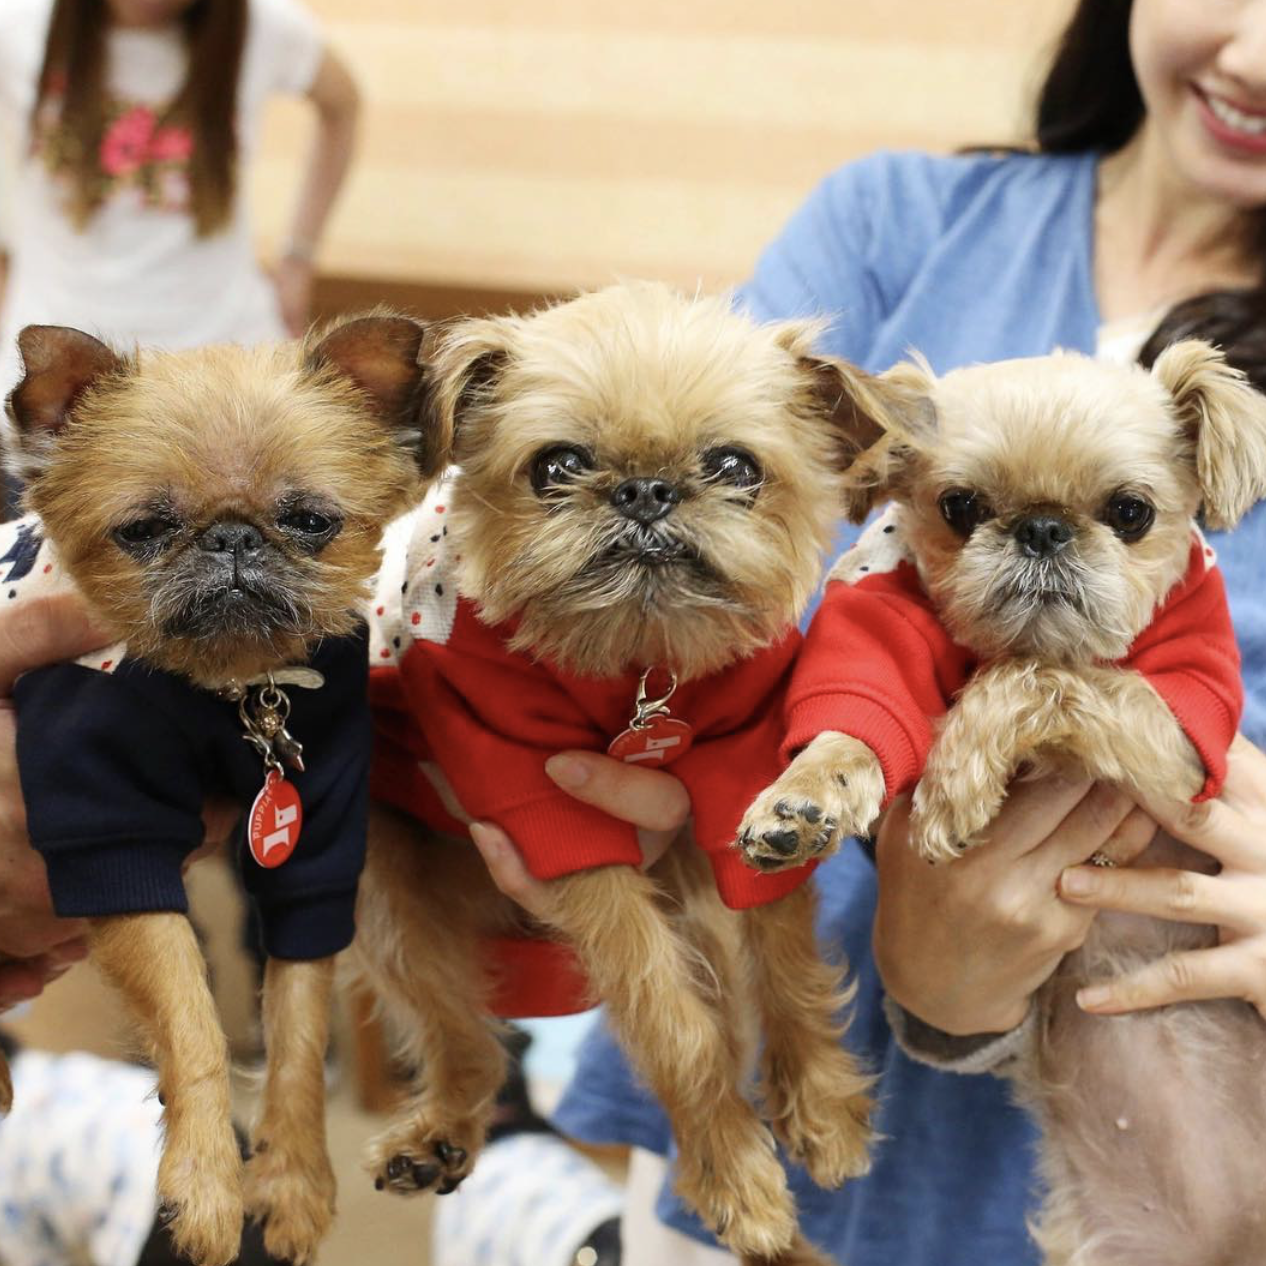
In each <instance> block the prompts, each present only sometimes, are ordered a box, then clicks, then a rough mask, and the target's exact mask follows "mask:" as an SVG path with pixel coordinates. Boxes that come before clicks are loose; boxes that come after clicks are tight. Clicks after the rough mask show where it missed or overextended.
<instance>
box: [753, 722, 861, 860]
mask: <svg viewBox="0 0 1266 1266" xmlns="http://www.w3.org/2000/svg"><path fill="white" fill-rule="evenodd" d="M883 801H884V772H883V769H882V767H881V766H880V764H879V758H878V757H877V756H876V755H875V753H874V752H872V751H871V750H870V748H869V747H867V746H866V744H865V743H863V742H861V741H860V740H858V739H855V738H852V737H850V736H849V735H847V734H837V733H835V732H834V731H826V732H825V733H822V734H819V735H818V736H817V738H815V739H814V740H813V741H812V742H811V743H810V744H808V746H807V747H805V749H804V750H803V751H802V752H800V753H799V754H798V755H797V756H796V758H795V760H793V761H792V762H791V764H790V765H788V766H787V768H786V769H785V770H784V771H783V773H782V775H781V776H780V777H779V778H778V780H777V782H775V783H774V784H773V785H772V786H770V787H767V788H766V789H765V790H764V791H762V792H761V794H760V795H759V796H758V797H757V798H756V800H755V801H754V802H753V803H752V806H751V807H750V808H749V809H748V811H747V812H746V814H744V815H743V821H742V822H741V823H740V824H739V835H738V847H739V850H740V851H741V852H742V854H743V860H744V861H745V862H747V864H748V865H749V866H752V867H754V868H755V869H756V870H762V871H767V872H768V871H776V870H785V869H786V868H787V867H788V866H801V865H803V864H804V863H805V862H807V861H811V860H812V859H813V858H815V857H827V856H829V855H830V854H831V853H834V852H835V851H836V850H837V849H838V848H839V846H840V841H841V840H842V839H847V838H848V837H849V836H851V835H865V834H866V833H867V832H868V831H869V830H870V826H871V823H872V822H874V820H875V819H876V818H877V817H878V816H879V809H880V806H881V805H882V804H883Z"/></svg>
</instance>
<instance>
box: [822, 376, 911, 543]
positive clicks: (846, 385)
mask: <svg viewBox="0 0 1266 1266" xmlns="http://www.w3.org/2000/svg"><path fill="white" fill-rule="evenodd" d="M801 365H802V367H803V368H804V369H805V370H806V371H807V372H808V373H809V374H810V375H811V376H812V378H813V381H814V386H815V391H816V393H817V397H818V400H819V402H820V407H821V408H822V409H823V412H824V413H825V415H826V416H827V417H828V418H829V420H830V423H831V426H832V428H833V430H834V431H835V433H836V436H837V437H838V442H839V451H840V458H841V469H842V470H843V471H844V472H845V509H846V511H847V514H848V517H849V518H850V519H851V520H852V521H853V522H854V523H861V522H862V521H863V520H864V519H865V518H866V517H867V516H868V515H869V514H870V512H871V510H873V509H874V507H875V506H876V505H877V504H879V503H880V502H881V501H884V500H886V499H887V498H888V497H890V496H891V495H892V494H893V492H894V491H895V490H896V488H897V486H898V483H899V479H900V474H901V471H902V470H903V469H904V467H905V465H906V463H907V461H908V460H909V459H910V457H911V456H912V455H913V451H914V449H915V448H916V447H917V446H918V443H919V439H920V437H921V436H922V435H924V434H926V433H927V432H929V431H931V430H932V429H933V428H934V427H935V425H936V410H935V408H934V406H933V404H932V399H931V385H932V384H931V379H930V377H929V376H928V375H927V374H926V373H925V372H924V371H923V369H921V368H919V367H917V366H915V365H898V366H896V367H895V368H894V369H890V370H888V371H887V372H886V373H883V374H880V375H878V376H876V375H874V374H868V373H866V372H865V371H864V370H861V369H858V368H857V367H856V366H855V365H850V364H849V363H848V362H847V361H843V360H835V359H832V358H828V357H803V358H802V359H801Z"/></svg>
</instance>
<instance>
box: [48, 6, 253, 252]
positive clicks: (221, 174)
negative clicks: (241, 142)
mask: <svg viewBox="0 0 1266 1266" xmlns="http://www.w3.org/2000/svg"><path fill="white" fill-rule="evenodd" d="M178 20H179V22H180V25H181V27H182V28H183V31H184V36H185V44H186V47H187V49H188V57H189V70H188V73H187V75H186V77H185V82H184V85H183V87H182V88H181V90H180V92H179V93H178V94H177V96H176V99H175V101H174V102H172V103H171V106H170V109H169V110H168V111H167V112H166V114H165V115H164V118H163V122H178V123H181V124H183V125H184V126H185V127H187V128H188V129H189V132H190V133H191V135H192V138H193V149H192V153H191V154H190V157H189V184H190V204H191V208H192V214H193V218H194V222H195V224H196V226H197V231H198V234H199V236H203V237H205V236H206V235H208V234H210V233H214V232H215V231H216V230H217V229H220V228H222V227H223V226H224V225H225V224H226V223H227V221H228V219H229V217H230V214H231V212H232V206H233V196H234V192H235V190H236V183H237V135H236V129H235V115H236V108H237V81H238V73H239V70H240V68H241V63H242V49H243V46H244V45H245V42H246V20H247V0H194V3H193V4H192V5H190V7H189V8H188V9H187V10H185V12H184V13H182V14H181V15H180V17H179V19H178ZM109 25H110V18H109V14H108V13H107V11H106V0H56V3H55V5H54V7H53V16H52V21H51V23H50V25H49V28H48V42H47V44H46V45H45V48H44V65H43V67H42V69H41V70H40V79H39V90H38V92H37V94H36V104H35V109H34V112H33V114H32V128H33V129H34V128H37V127H38V119H39V117H40V111H41V107H42V106H43V105H44V104H45V103H46V102H48V101H49V100H50V98H54V97H57V96H59V95H60V96H61V103H60V115H59V118H58V122H57V132H58V134H59V137H60V138H61V140H62V144H61V145H60V146H59V149H58V154H57V159H56V162H57V166H58V168H59V169H60V170H62V171H63V172H65V174H67V175H68V176H69V177H70V187H71V208H70V210H71V215H72V218H73V219H74V221H75V223H76V224H77V225H78V226H79V227H80V228H83V227H84V226H85V225H86V224H87V223H88V221H89V220H90V219H91V218H92V215H93V213H94V212H95V211H96V210H97V208H98V207H99V206H100V205H101V203H102V202H103V201H104V198H105V189H104V185H103V182H102V180H101V174H100V165H99V164H100V158H99V155H100V151H101V143H102V140H103V139H104V136H105V130H106V123H107V120H106V111H105V102H106V92H105V88H106V64H105V63H106V33H107V30H108V28H109Z"/></svg>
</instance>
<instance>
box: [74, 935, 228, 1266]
mask: <svg viewBox="0 0 1266 1266" xmlns="http://www.w3.org/2000/svg"><path fill="white" fill-rule="evenodd" d="M89 942H90V946H91V954H92V959H93V962H95V963H96V964H97V966H98V967H99V968H100V969H101V971H102V972H103V973H104V974H105V976H106V978H107V979H109V980H110V981H111V982H112V983H113V984H114V985H115V986H116V987H117V988H118V989H119V991H120V992H121V993H122V994H123V997H124V998H125V999H126V1001H127V1004H128V1006H129V1007H130V1009H131V1011H132V1014H133V1016H134V1017H135V1018H136V1019H137V1020H138V1021H139V1023H140V1026H141V1030H142V1033H143V1035H144V1038H145V1041H146V1043H147V1045H148V1046H149V1049H150V1053H151V1055H152V1058H153V1060H154V1064H155V1066H156V1067H157V1069H158V1085H159V1095H160V1098H161V1100H162V1102H163V1104H164V1108H165V1111H164V1121H165V1124H166V1140H165V1142H164V1145H163V1155H162V1160H161V1161H160V1162H159V1167H158V1194H159V1199H160V1202H161V1205H162V1208H163V1211H164V1212H163V1216H164V1217H166V1218H168V1220H169V1231H170V1233H171V1237H172V1242H173V1244H174V1245H175V1248H176V1251H177V1252H178V1253H179V1254H180V1255H181V1256H182V1257H187V1258H188V1259H189V1260H190V1261H191V1262H193V1263H195V1266H227V1264H228V1263H229V1262H231V1261H234V1260H236V1258H237V1255H238V1248H239V1245H240V1243H241V1238H242V1215H243V1211H242V1159H241V1155H240V1154H239V1152H238V1146H237V1139H236V1138H235V1137H234V1135H233V1121H232V1113H231V1108H230V1104H229V1062H228V1045H227V1043H226V1042H225V1039H224V1032H223V1030H222V1029H221V1027H220V1020H219V1016H218V1015H217V1014H216V1009H215V1002H214V1000H213V999H212V997H211V990H210V988H209V987H208V985H207V969H206V963H205V961H204V959H203V957H202V951H201V950H200V949H199V947H198V942H197V939H196V938H195V936H194V933H193V928H192V927H191V926H190V923H189V920H188V919H186V918H185V917H184V915H181V914H174V913H159V914H124V915H114V916H111V917H109V918H100V919H92V920H91V921H90V922H89Z"/></svg>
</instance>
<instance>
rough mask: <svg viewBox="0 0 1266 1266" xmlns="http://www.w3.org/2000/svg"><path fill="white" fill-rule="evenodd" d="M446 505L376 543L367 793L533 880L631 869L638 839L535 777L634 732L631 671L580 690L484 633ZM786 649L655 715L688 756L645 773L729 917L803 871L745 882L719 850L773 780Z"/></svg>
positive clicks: (442, 498) (796, 640)
mask: <svg viewBox="0 0 1266 1266" xmlns="http://www.w3.org/2000/svg"><path fill="white" fill-rule="evenodd" d="M452 497H453V490H452V488H451V487H448V488H441V489H440V490H438V491H437V492H435V493H433V494H432V495H431V496H430V497H429V498H428V499H427V502H426V504H425V505H424V506H423V507H422V508H421V509H420V510H419V511H418V512H417V514H416V516H414V519H413V521H412V522H411V523H410V525H409V527H408V529H407V530H406V529H404V528H403V527H402V526H398V527H397V528H396V530H395V535H394V537H393V538H389V541H388V562H387V565H386V566H385V567H384V571H383V575H382V580H381V583H380V585H379V595H378V598H377V601H376V603H375V607H374V611H375V619H374V621H373V628H372V639H371V648H370V660H371V664H373V665H374V672H373V674H372V677H373V681H372V684H371V689H372V691H373V694H374V700H375V710H376V713H377V715H378V718H379V720H378V730H379V736H378V737H379V744H378V768H377V771H376V774H375V782H374V788H375V794H377V795H380V796H381V797H382V798H383V799H386V800H388V801H390V802H391V803H394V804H396V805H397V807H399V808H402V809H404V810H405V811H406V812H409V813H411V814H412V815H413V816H415V817H418V818H420V819H421V820H423V821H426V822H427V823H428V824H430V825H432V826H433V827H435V828H437V829H441V830H448V831H455V832H458V833H460V832H461V831H462V830H463V827H462V821H463V820H466V821H468V820H469V819H471V818H483V819H486V820H491V821H496V822H498V823H499V824H500V825H502V826H503V827H504V828H505V829H506V830H507V831H508V832H509V833H510V835H511V836H512V838H514V840H515V841H516V843H517V844H518V845H519V847H520V849H521V850H522V852H523V855H524V858H525V860H526V862H527V865H528V867H529V869H531V871H532V873H533V874H534V875H535V876H536V877H537V878H539V879H552V878H556V877H558V876H560V875H566V874H571V873H574V872H576V871H580V870H585V869H590V868H592V867H595V866H602V865H610V864H627V865H634V866H636V865H638V864H639V863H640V860H641V850H640V848H639V845H638V842H637V834H636V831H635V829H634V828H633V827H631V826H629V825H627V824H625V823H621V822H617V821H616V820H615V819H613V818H611V817H609V816H608V815H606V814H604V813H601V812H599V811H597V810H595V809H592V808H590V807H588V806H585V805H583V804H581V803H579V802H578V801H576V800H574V799H572V798H571V797H569V796H567V795H565V794H564V793H563V792H561V791H560V790H559V789H558V788H557V787H556V786H555V785H554V784H553V783H552V782H551V781H550V780H549V779H548V777H547V776H546V774H545V772H544V762H545V760H546V759H547V758H548V757H549V756H550V755H552V754H553V753H555V752H558V751H562V750H565V749H588V750H594V751H606V750H607V748H608V745H609V744H610V743H611V741H612V740H613V739H615V738H617V736H619V735H620V734H622V733H623V732H625V731H626V730H628V729H629V728H630V726H631V723H632V722H633V720H634V718H635V715H636V711H637V707H636V704H637V697H638V688H639V684H640V682H641V677H642V674H641V672H639V671H637V670H633V671H630V672H624V673H620V674H616V675H612V676H609V677H583V676H579V675H575V674H571V673H567V672H564V671H562V670H561V669H559V668H558V667H556V666H555V665H553V664H551V663H550V662H548V661H547V660H544V659H541V660H537V659H534V658H533V657H532V656H531V655H529V654H528V653H525V652H521V651H516V650H512V649H510V648H509V646H508V642H509V640H510V637H511V636H512V633H513V630H514V624H513V622H512V621H508V622H503V623H502V624H499V625H495V626H490V625H488V624H486V623H484V622H483V620H481V619H480V616H479V613H478V611H477V609H476V607H475V605H474V604H473V603H471V602H470V601H469V600H467V599H466V598H464V597H462V596H461V595H460V594H459V592H458V584H457V575H456V569H457V565H458V563H459V561H460V559H459V557H458V556H457V554H456V552H455V550H454V548H453V547H452V546H451V545H450V541H451V540H452V538H451V537H450V535H449V533H448V530H447V529H448V520H449V518H450V516H451V511H452ZM406 536H407V538H408V543H407V545H406V544H405V538H406ZM799 644H800V636H799V634H798V632H796V631H795V630H794V629H789V630H787V631H786V633H785V634H784V635H783V636H782V637H781V638H780V639H779V640H777V641H776V642H774V643H773V644H772V645H770V646H768V647H766V648H764V649H762V650H760V651H757V652H756V653H754V654H752V655H749V656H747V657H746V658H743V659H740V660H738V661H737V662H735V663H734V664H733V665H731V666H730V667H729V668H727V669H726V670H724V671H723V672H720V673H716V674H712V675H709V676H705V677H701V678H696V679H691V680H688V681H682V682H680V683H679V684H677V686H676V688H675V689H674V690H673V692H672V694H671V697H670V698H669V699H668V700H667V702H666V703H665V705H664V706H665V708H666V709H667V711H668V714H669V715H670V716H671V718H672V719H673V720H676V721H681V722H684V723H685V724H686V725H687V726H688V727H689V739H688V745H687V743H681V742H679V741H678V736H673V737H672V738H670V739H668V740H666V743H665V746H663V747H661V748H658V749H656V748H654V747H652V748H651V749H650V750H649V751H648V752H646V753H645V759H644V760H643V762H642V763H649V762H653V763H654V764H655V765H657V766H661V767H671V770H672V773H673V774H674V775H676V776H677V777H679V778H681V779H682V781H683V782H684V783H685V784H686V786H687V788H688V790H689V791H690V793H691V803H692V806H693V809H694V827H693V829H694V837H695V840H696V842H697V843H698V844H699V846H700V847H701V848H702V849H703V850H704V851H705V853H707V855H708V857H709V860H710V861H711V863H712V867H713V873H714V877H715V879H716V882H717V886H718V890H719V891H720V894H721V896H722V899H723V900H724V901H725V902H726V903H727V904H728V905H730V906H732V907H734V908H746V907H749V906H753V905H759V904H763V903H765V902H769V901H775V900H777V899H779V898H780V897H781V896H784V895H785V894H786V893H787V892H788V891H790V890H791V889H792V888H793V887H795V886H797V885H798V884H799V883H800V882H802V881H803V879H804V878H805V877H806V876H807V875H808V873H809V872H810V869H811V868H809V867H801V868H798V869H797V870H794V871H790V872H787V873H786V874H784V875H781V876H777V877H773V876H764V875H758V874H753V873H752V872H751V871H750V870H748V869H747V868H746V867H745V866H744V865H743V864H742V862H741V860H740V859H739V858H738V856H737V855H736V854H735V853H734V851H733V848H732V845H733V841H734V838H735V834H736V830H737V825H738V821H739V817H740V815H741V812H742V809H743V807H744V806H745V805H746V804H747V803H748V802H749V801H750V799H751V798H752V796H753V795H754V794H755V792H756V791H757V790H759V789H760V788H761V787H763V786H765V785H766V784H767V783H768V782H769V781H770V780H771V778H772V777H773V776H775V775H776V773H777V772H778V768H779V747H780V743H781V738H782V701H783V695H784V691H785V688H786V682H787V678H788V675H789V673H790V669H791V665H792V663H793V661H794V659H795V655H796V652H797V650H798V647H799ZM645 668H646V669H649V670H650V673H649V675H648V676H647V678H646V683H647V688H648V690H650V691H651V693H652V695H653V694H655V693H662V692H663V688H664V683H666V682H667V681H669V680H670V679H671V677H670V674H669V673H668V672H667V666H665V665H650V664H648V665H645ZM678 747H681V748H682V749H684V750H681V753H680V755H677V754H676V749H677V748H678ZM419 762H422V763H424V764H426V765H428V766H436V767H438V768H439V770H440V771H442V774H443V779H444V785H445V790H446V791H448V790H451V793H452V796H453V797H454V798H455V800H456V804H454V803H453V801H452V800H451V799H450V800H449V802H448V803H447V805H446V804H445V801H444V798H443V796H442V795H441V794H439V793H438V792H437V791H436V789H435V786H434V785H433V784H432V782H430V781H429V780H426V779H420V778H419V777H418V776H417V769H418V763H419Z"/></svg>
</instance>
